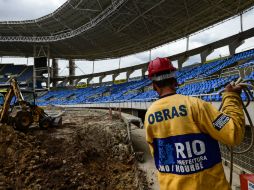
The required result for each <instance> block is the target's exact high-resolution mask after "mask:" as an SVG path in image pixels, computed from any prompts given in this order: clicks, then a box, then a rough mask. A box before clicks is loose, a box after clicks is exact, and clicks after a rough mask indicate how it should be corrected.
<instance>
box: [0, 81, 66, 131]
mask: <svg viewBox="0 0 254 190" xmlns="http://www.w3.org/2000/svg"><path fill="white" fill-rule="evenodd" d="M14 97H15V98H16V103H14V105H12V106H11V102H12V99H13V98H14ZM0 123H5V124H8V125H11V126H13V127H14V128H15V129H17V130H21V131H26V130H27V129H28V128H29V127H30V126H31V125H32V124H34V125H37V126H39V127H41V128H43V129H46V128H48V127H51V126H61V125H62V117H61V116H55V117H52V116H49V115H48V114H47V113H46V112H45V111H44V110H43V109H42V108H41V107H39V106H37V105H36V104H35V101H34V103H33V104H31V103H29V102H27V101H25V100H24V97H23V95H22V93H21V90H20V87H19V85H18V82H17V80H16V79H15V78H12V79H11V80H10V86H9V88H8V90H7V92H6V94H5V96H4V101H3V106H2V109H1V111H0Z"/></svg>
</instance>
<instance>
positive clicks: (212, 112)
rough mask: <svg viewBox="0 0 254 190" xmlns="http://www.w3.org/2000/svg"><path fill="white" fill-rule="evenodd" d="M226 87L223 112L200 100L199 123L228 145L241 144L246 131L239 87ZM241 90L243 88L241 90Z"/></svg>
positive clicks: (202, 127)
mask: <svg viewBox="0 0 254 190" xmlns="http://www.w3.org/2000/svg"><path fill="white" fill-rule="evenodd" d="M234 88H235V87H233V89H232V86H231V85H230V86H227V87H226V92H225V93H224V94H223V101H222V102H223V107H222V110H221V112H220V111H218V110H217V109H216V108H215V107H214V106H212V105H211V104H210V103H208V102H204V101H198V103H197V106H198V117H197V118H198V121H197V122H198V123H199V124H200V127H201V130H203V131H204V132H207V133H209V134H210V135H211V136H212V137H213V138H214V139H216V140H218V141H220V142H222V143H223V144H227V145H232V146H233V145H237V144H240V143H241V141H242V139H243V137H244V131H245V120H244V113H243V109H242V102H241V99H240V96H239V94H240V92H239V89H238V88H236V89H234ZM240 91H241V90H240Z"/></svg>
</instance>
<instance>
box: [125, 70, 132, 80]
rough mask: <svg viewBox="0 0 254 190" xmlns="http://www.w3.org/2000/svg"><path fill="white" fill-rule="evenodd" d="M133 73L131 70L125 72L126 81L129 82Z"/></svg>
mask: <svg viewBox="0 0 254 190" xmlns="http://www.w3.org/2000/svg"><path fill="white" fill-rule="evenodd" d="M133 72H134V71H133V70H129V71H127V72H126V79H127V81H129V78H130V75H131V74H132V73H133Z"/></svg>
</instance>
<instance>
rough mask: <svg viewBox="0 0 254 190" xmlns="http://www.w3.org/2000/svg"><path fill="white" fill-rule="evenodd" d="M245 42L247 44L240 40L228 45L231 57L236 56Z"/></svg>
mask: <svg viewBox="0 0 254 190" xmlns="http://www.w3.org/2000/svg"><path fill="white" fill-rule="evenodd" d="M244 42H245V41H244V40H240V39H238V40H235V41H233V42H231V43H230V44H229V45H228V48H229V53H230V55H234V54H235V50H236V48H238V47H239V46H241V45H242V44H244Z"/></svg>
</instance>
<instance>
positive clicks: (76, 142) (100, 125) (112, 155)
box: [0, 110, 148, 190]
mask: <svg viewBox="0 0 254 190" xmlns="http://www.w3.org/2000/svg"><path fill="white" fill-rule="evenodd" d="M113 118H114V119H113V120H111V119H110V117H109V115H108V114H107V113H103V112H99V111H91V110H84V111H71V112H70V111H69V112H66V113H65V114H64V116H63V126H62V127H58V128H50V129H47V130H41V129H39V128H31V129H30V130H29V131H28V132H26V133H23V132H18V131H15V130H13V128H12V127H9V126H4V125H1V126H0V189H38V190H39V189H68V190H69V189H87V190H88V189H91V190H97V189H98V190H104V189H105V190H117V189H119V190H122V189H123V190H124V189H126V190H136V189H140V188H141V189H148V187H147V185H146V184H147V182H146V178H145V177H144V175H143V174H142V172H140V171H139V170H138V169H137V167H136V161H135V159H134V157H133V155H132V153H131V152H130V150H131V149H130V144H129V142H128V137H127V132H126V126H125V124H124V123H123V122H122V121H121V120H120V119H118V118H117V116H116V115H115V116H113Z"/></svg>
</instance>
